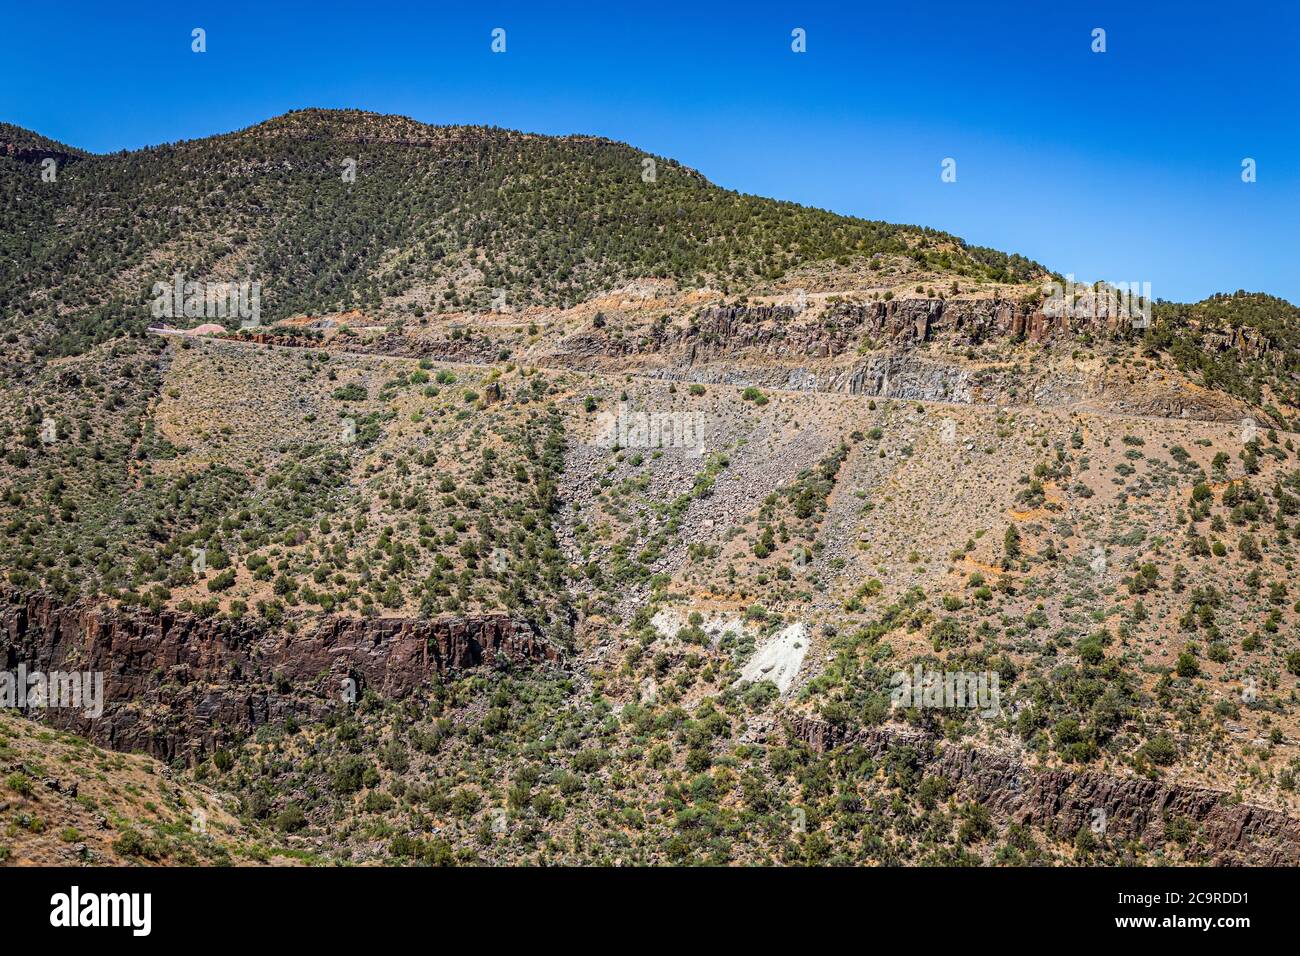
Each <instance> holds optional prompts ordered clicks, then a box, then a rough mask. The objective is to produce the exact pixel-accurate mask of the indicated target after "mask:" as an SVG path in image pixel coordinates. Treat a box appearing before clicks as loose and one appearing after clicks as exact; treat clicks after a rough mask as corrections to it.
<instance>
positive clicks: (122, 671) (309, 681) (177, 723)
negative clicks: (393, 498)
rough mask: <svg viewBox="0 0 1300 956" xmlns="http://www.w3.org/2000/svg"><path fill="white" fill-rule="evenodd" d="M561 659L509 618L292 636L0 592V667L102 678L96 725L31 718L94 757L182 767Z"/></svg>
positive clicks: (63, 717)
mask: <svg viewBox="0 0 1300 956" xmlns="http://www.w3.org/2000/svg"><path fill="white" fill-rule="evenodd" d="M558 660H559V651H558V649H557V648H556V647H555V646H554V645H553V644H551V643H549V642H548V641H546V640H545V639H544V638H543V637H542V636H541V635H540V634H538V633H537V632H536V631H535V630H534V629H533V628H532V627H531V626H530V625H529V624H527V623H526V622H522V621H518V620H515V619H513V618H510V617H508V616H506V615H484V616H479V617H467V618H439V619H435V620H421V619H414V618H343V617H322V618H319V619H317V620H315V621H314V622H304V623H302V624H301V626H299V627H298V628H297V629H296V630H289V629H275V630H271V629H267V628H265V627H263V626H261V625H260V624H259V623H253V622H231V621H216V620H212V619H203V618H199V617H196V616H194V615H192V614H185V613H181V612H176V611H160V612H151V611H145V610H136V609H126V608H118V607H113V606H111V605H108V604H103V603H93V602H76V603H72V604H64V603H62V602H60V601H58V600H57V599H56V598H54V597H53V596H51V595H49V594H46V593H40V592H37V593H31V594H18V593H15V592H9V593H7V594H6V595H5V596H4V603H3V605H0V669H3V670H7V671H10V672H13V671H15V670H16V668H17V667H18V665H19V664H23V665H25V667H26V669H27V670H28V671H29V672H30V671H32V670H38V669H39V670H41V671H44V672H46V673H49V672H51V671H56V670H59V671H90V672H94V673H101V674H102V675H103V688H104V707H103V713H102V714H101V715H100V716H98V717H90V716H87V715H86V714H85V713H84V712H83V710H82V709H71V708H48V709H44V710H42V711H40V712H39V713H33V714H32V716H40V717H42V718H43V719H45V720H48V721H49V722H50V723H52V724H54V725H56V726H59V727H61V728H63V729H66V730H71V731H73V732H74V733H78V734H81V735H82V736H85V737H87V738H89V739H90V740H92V741H94V742H95V743H98V744H101V745H103V746H107V747H112V748H115V749H118V750H140V751H144V752H147V753H149V754H152V755H153V756H156V757H160V758H163V759H173V758H175V757H178V756H179V757H189V756H192V755H195V754H201V753H205V752H210V751H211V750H212V749H214V748H215V747H218V746H221V744H222V743H223V742H224V741H226V740H229V739H231V738H233V737H236V736H238V735H241V734H244V733H247V732H248V731H250V730H252V729H253V728H255V727H257V726H259V725H261V724H264V723H267V722H269V721H277V720H283V719H285V718H287V717H289V716H295V717H299V718H303V719H314V718H316V717H319V716H320V715H322V714H323V713H324V712H325V711H326V710H328V709H329V708H331V707H336V706H338V705H339V704H340V703H341V702H344V701H345V700H346V699H348V698H349V697H351V699H356V696H353V695H360V694H361V693H362V692H363V691H364V690H365V689H367V688H372V689H374V690H375V691H376V692H377V693H379V694H380V695H382V696H385V697H404V696H406V695H408V694H410V693H412V692H414V691H416V690H418V689H419V688H420V687H421V686H423V685H425V684H427V683H428V682H429V681H430V680H432V679H434V678H436V677H438V676H440V675H444V674H447V673H450V672H453V671H458V670H464V669H467V668H472V667H478V666H481V665H482V666H492V667H510V666H515V665H522V664H527V663H532V662H555V661H558Z"/></svg>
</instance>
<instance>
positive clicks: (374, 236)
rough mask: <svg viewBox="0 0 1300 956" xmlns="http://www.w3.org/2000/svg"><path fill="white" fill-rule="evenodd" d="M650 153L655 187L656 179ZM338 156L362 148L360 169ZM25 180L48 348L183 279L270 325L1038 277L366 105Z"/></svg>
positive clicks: (18, 184) (11, 169)
mask: <svg viewBox="0 0 1300 956" xmlns="http://www.w3.org/2000/svg"><path fill="white" fill-rule="evenodd" d="M10 129H11V132H10V133H9V137H10V138H11V139H17V140H26V139H30V138H31V134H26V133H25V131H21V130H16V128H10ZM0 156H3V152H0ZM647 158H650V159H653V160H654V162H655V163H656V167H655V176H654V181H653V182H646V181H643V178H642V174H643V170H644V167H643V160H645V159H647ZM345 160H355V181H353V182H347V181H345V178H344V170H345V165H344V163H345ZM32 179H33V175H32V172H31V170H30V169H28V168H27V167H26V163H25V162H24V161H23V160H21V159H15V158H2V159H0V182H2V183H3V195H4V196H5V200H4V206H3V208H2V209H0V222H3V224H4V226H5V229H4V232H5V234H6V237H7V239H6V241H7V247H6V248H4V249H0V301H3V302H5V303H6V304H7V308H8V311H9V313H10V315H11V317H12V320H13V322H14V324H15V326H17V327H18V328H19V329H22V330H23V332H24V333H25V334H26V335H28V336H30V338H31V342H32V343H33V345H34V347H35V350H36V351H37V353H38V354H44V353H47V352H53V353H55V354H67V353H72V352H79V351H83V350H84V349H85V348H86V347H88V346H89V345H91V344H93V343H96V342H100V341H104V340H105V339H107V338H110V337H112V336H114V335H117V334H119V333H121V332H126V331H140V330H142V329H143V328H144V326H145V324H146V320H147V318H148V316H147V314H146V313H145V312H144V309H143V308H142V307H144V306H147V304H148V303H149V302H150V301H151V299H152V294H151V291H150V290H151V289H152V285H153V283H154V282H155V281H158V280H159V279H160V278H161V279H164V280H165V279H169V278H170V277H171V275H172V274H173V273H175V272H181V273H183V274H184V275H186V276H189V277H192V278H197V279H204V280H206V281H219V280H243V279H247V280H250V281H258V282H260V283H261V284H262V290H261V291H262V297H263V302H262V307H263V310H264V313H265V315H266V317H267V318H269V319H272V320H274V319H278V318H284V317H287V316H289V315H292V314H294V313H296V312H301V311H320V310H326V311H329V310H343V309H348V308H362V309H366V310H369V311H375V310H381V309H382V310H388V311H394V312H397V313H399V314H406V315H412V316H419V315H424V314H427V313H431V312H438V311H440V310H443V309H446V308H449V307H455V306H458V305H462V304H465V305H469V304H473V305H475V306H477V307H478V308H480V309H486V308H487V307H488V306H489V304H490V303H491V302H492V301H493V299H494V297H497V296H499V295H504V297H505V300H506V301H507V302H510V303H512V304H527V303H538V304H548V305H554V304H572V303H574V302H576V301H579V300H581V299H583V298H585V297H586V296H588V295H590V294H591V293H592V292H594V291H596V290H600V289H604V288H609V287H611V286H612V285H615V284H618V283H620V282H622V281H625V280H628V279H632V278H638V277H672V278H676V279H681V280H686V281H690V284H702V283H703V282H706V281H708V282H716V283H721V284H723V285H725V284H728V283H732V282H743V281H746V280H747V279H751V278H754V277H759V276H778V275H781V274H782V273H783V272H785V271H786V270H788V269H790V268H792V267H794V266H797V265H798V264H800V263H803V262H808V261H815V260H823V259H830V258H835V257H847V256H852V255H859V256H860V255H870V254H873V253H876V252H895V253H911V252H915V254H916V255H917V256H918V257H930V258H933V259H934V260H935V261H942V262H944V263H945V264H951V265H952V266H953V267H955V268H957V269H959V270H962V271H968V272H970V273H971V274H974V275H990V276H1002V277H1017V278H1028V277H1030V276H1032V275H1034V274H1035V272H1036V271H1037V267H1036V266H1034V265H1033V264H1032V263H1029V262H1027V261H1026V260H1024V259H1021V258H1020V257H1015V256H1004V255H1002V254H1000V253H995V252H993V251H991V250H985V249H969V248H967V247H965V245H964V244H963V243H961V242H960V241H959V240H957V239H955V238H953V237H951V236H947V235H944V234H942V233H937V232H934V231H932V230H922V229H912V228H903V227H898V226H892V225H889V224H886V223H881V222H867V221H863V220H857V219H850V218H847V217H843V216H836V215H833V214H831V213H828V212H822V211H819V210H813V209H807V208H805V207H800V206H795V205H793V204H790V203H781V202H777V201H774V200H768V199H760V198H757V197H752V196H743V195H740V194H737V193H734V192H730V191H727V190H723V189H719V188H718V187H716V186H713V185H712V184H710V183H709V182H707V181H706V180H705V179H704V178H703V177H701V176H700V175H699V174H698V173H696V172H694V171H693V170H689V169H686V168H684V167H682V166H680V165H679V164H677V163H674V162H672V161H671V160H669V159H665V158H663V157H648V156H647V155H646V154H644V153H641V152H638V151H637V150H635V149H633V148H632V147H629V146H625V145H623V144H619V143H613V142H610V141H607V140H601V139H595V138H591V137H577V136H572V137H564V138H551V137H541V136H530V135H525V134H520V133H513V132H509V131H506V130H499V129H493V128H487V127H432V126H425V125H423V124H419V123H415V122H414V121H412V120H408V119H405V118H402V117H385V116H379V115H376V114H369V113H360V112H355V111H329V112H326V111H320V110H307V111H302V112H297V113H290V114H287V115H285V116H282V117H279V118H277V119H274V120H270V121H268V122H267V123H263V124H260V125H258V126H254V127H252V128H250V129H247V130H243V131H241V132H238V133H232V134H229V135H224V136H217V137H212V138H209V139H204V140H196V141H192V142H184V143H177V144H173V145H168V146H159V147H152V148H149V149H145V150H139V151H136V152H129V153H120V154H114V155H111V156H97V157H91V158H90V159H89V160H88V161H85V162H77V163H75V164H70V165H68V166H67V167H66V168H65V169H64V170H63V172H62V175H61V176H60V178H59V180H58V182H57V188H40V187H41V186H42V185H45V186H52V185H56V184H41V183H40V182H39V180H37V181H36V182H32Z"/></svg>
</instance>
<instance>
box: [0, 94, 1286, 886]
mask: <svg viewBox="0 0 1300 956" xmlns="http://www.w3.org/2000/svg"><path fill="white" fill-rule="evenodd" d="M3 134H4V137H7V139H8V141H9V142H11V143H17V142H19V141H23V142H29V143H36V144H37V147H38V148H39V147H41V146H42V145H49V144H42V143H40V141H38V140H32V139H31V138H30V137H26V134H24V133H23V131H20V130H15V129H14V128H12V127H9V128H5V130H4V131H3ZM24 137H26V138H24ZM3 141H4V139H3V138H2V137H0V142H3ZM54 145H57V144H54ZM69 155H71V154H69ZM349 158H351V159H355V160H356V161H357V162H356V180H355V182H352V183H349V182H346V181H345V180H344V178H343V177H342V175H341V171H342V170H343V169H344V165H343V161H344V160H345V159H349ZM645 158H647V157H645V156H644V155H643V154H642V153H640V152H638V151H636V150H635V149H633V148H632V147H628V146H625V145H622V144H618V143H612V142H609V141H605V140H599V139H594V138H590V137H577V136H574V137H564V138H551V137H543V136H536V135H531V134H524V133H516V132H511V131H505V130H498V129H492V128H487V127H433V126H426V125H424V124H420V123H416V122H414V121H412V120H409V119H405V118H402V117H382V116H377V115H375V114H368V113H361V112H356V111H343V112H337V111H319V110H305V111H299V112H294V113H290V114H286V115H285V116H282V117H279V118H276V119H273V120H270V121H268V122H266V123H262V124H259V125H257V126H254V127H251V128H249V129H247V130H242V131H239V132H235V133H230V134H227V135H223V136H217V137H212V138H209V139H205V140H199V141H194V142H188V143H178V144H172V145H167V146H159V147H152V148H150V149H146V150H141V151H137V152H132V153H124V154H117V155H113V156H91V155H87V156H84V157H78V158H77V159H76V161H75V162H73V161H68V162H67V163H66V164H65V165H64V166H62V167H61V171H60V174H59V179H58V181H57V183H42V182H41V180H40V178H39V175H38V174H37V173H36V169H37V167H38V166H39V163H37V162H36V158H35V157H33V156H29V155H27V154H26V153H23V152H22V151H20V150H17V149H14V150H10V151H8V153H6V152H5V151H4V150H2V149H0V177H3V178H4V179H5V183H6V186H8V185H12V186H13V188H12V189H9V188H6V189H5V191H4V197H5V198H4V200H3V202H4V204H5V205H4V206H3V213H2V215H3V221H4V223H5V225H6V229H5V232H4V236H5V238H4V240H3V242H5V243H6V245H5V246H4V247H3V248H2V249H0V252H2V253H3V259H2V261H0V301H3V302H4V303H5V304H6V309H7V310H8V314H10V315H11V316H12V319H13V322H12V327H11V331H10V332H8V333H7V334H6V336H5V342H4V343H3V348H4V362H5V365H4V367H3V375H4V379H5V384H6V389H5V390H4V394H3V396H2V397H0V405H2V406H3V411H4V413H5V414H4V415H3V416H0V420H2V423H0V574H2V577H3V585H4V587H3V592H2V593H0V659H3V660H4V662H5V667H6V668H8V669H13V668H14V667H16V666H17V665H18V664H19V663H20V662H23V663H26V664H28V665H31V666H40V667H42V668H44V669H45V670H56V669H60V668H63V669H82V668H91V669H93V670H97V671H102V672H103V673H105V675H106V677H105V706H104V712H103V715H102V716H100V717H95V718H90V717H85V716H83V715H81V714H80V713H70V712H66V711H64V710H59V709H50V710H44V711H42V710H39V709H37V708H31V709H29V710H28V711H27V713H26V714H25V716H27V717H30V718H33V719H35V720H41V721H44V722H45V723H47V724H50V725H53V726H54V727H56V728H58V729H59V731H60V732H72V733H75V734H77V735H78V737H75V738H69V737H65V736H63V735H62V733H60V734H59V735H51V736H50V737H49V738H48V739H47V742H50V743H51V746H53V745H54V744H55V743H57V745H58V746H59V747H60V748H73V749H74V751H75V748H77V747H78V746H79V745H78V744H77V743H76V741H77V740H80V739H82V738H85V739H86V740H89V741H90V743H91V744H92V745H95V746H103V747H106V748H112V749H116V750H120V751H124V752H128V751H140V752H143V755H137V756H133V757H131V758H129V759H130V761H132V762H130V763H126V762H123V763H121V764H120V765H115V766H116V767H117V768H118V769H129V770H130V773H131V774H132V779H133V780H134V779H135V778H136V777H138V776H139V775H141V774H144V775H148V774H149V773H151V772H157V773H159V774H161V773H162V772H163V771H162V768H163V767H166V768H167V770H166V772H167V773H169V774H172V775H174V779H175V780H177V781H178V785H180V786H182V787H188V788H193V793H195V794H199V793H202V794H208V793H209V792H210V793H211V794H213V795H215V796H214V797H213V799H216V800H218V801H224V803H222V806H224V807H225V808H226V812H227V813H228V814H229V819H228V820H224V818H223V820H224V822H225V823H227V824H228V825H229V827H230V828H231V829H230V833H231V834H232V841H233V842H232V845H231V846H230V847H229V849H228V850H227V851H226V855H223V854H222V853H217V852H214V853H211V854H208V857H210V858H211V861H212V862H241V863H242V862H254V861H257V862H260V861H265V860H268V859H271V860H274V861H276V862H287V860H288V859H289V858H291V857H292V858H300V857H306V858H307V859H309V860H310V861H330V862H337V863H400V864H414V865H450V864H504V863H522V862H527V863H539V864H540V863H567V864H578V863H603V864H612V863H624V864H664V863H673V864H685V863H716V864H765V863H801V864H826V863H830V864H922V865H955V864H985V865H992V864H1027V863H1044V864H1059V865H1070V864H1080V863H1105V864H1162V863H1172V864H1180V865H1181V864H1187V865H1204V864H1224V863H1270V864H1275V865H1277V864H1280V865H1297V864H1298V863H1300V798H1298V797H1297V794H1296V780H1297V774H1300V697H1298V694H1300V594H1297V593H1296V586H1295V576H1294V568H1295V562H1296V558H1297V549H1300V450H1298V449H1297V441H1298V440H1300V436H1298V435H1297V427H1300V393H1298V391H1297V389H1298V387H1300V310H1297V309H1296V307H1295V306H1293V305H1292V304H1290V303H1288V302H1285V301H1284V300H1281V299H1277V298H1275V297H1271V296H1267V295H1264V294H1258V293H1246V292H1238V293H1234V294H1224V295H1221V296H1215V297H1212V298H1211V299H1207V300H1205V301H1204V302H1200V303H1195V304H1178V303H1169V302H1163V301H1157V302H1156V303H1154V304H1153V305H1152V308H1151V319H1152V321H1151V323H1150V325H1149V327H1148V326H1147V323H1146V322H1145V321H1142V310H1141V306H1142V305H1143V303H1137V304H1136V305H1137V308H1129V307H1124V308H1116V307H1114V305H1113V304H1111V303H1108V301H1107V299H1106V296H1105V295H1104V294H1103V295H1098V296H1096V297H1090V296H1087V295H1084V296H1082V297H1081V299H1080V300H1079V301H1075V299H1074V298H1073V297H1072V298H1071V301H1070V302H1069V303H1068V308H1064V309H1063V308H1060V307H1059V306H1060V305H1061V303H1059V302H1053V301H1052V300H1051V299H1050V298H1049V297H1048V295H1047V292H1046V290H1045V284H1046V283H1049V282H1051V281H1052V280H1053V279H1054V278H1056V277H1055V276H1053V275H1052V274H1051V273H1049V272H1047V271H1046V270H1045V269H1044V268H1043V267H1040V266H1038V265H1037V264H1035V263H1031V262H1029V261H1027V260H1024V259H1023V258H1021V257H1018V256H1014V255H1003V254H1001V253H996V252H993V251H990V250H984V249H978V248H974V247H969V246H967V245H965V244H964V243H963V242H962V241H961V240H959V239H956V238H955V237H951V236H947V235H944V234H941V233H937V232H934V231H932V230H926V229H918V228H913V227H904V226H894V225H889V224H885V223H879V222H868V221H863V220H857V219H852V218H847V217H841V216H836V215H834V214H831V213H828V212H823V211H819V210H811V209H807V208H803V207H799V206H795V205H792V204H788V203H782V202H778V201H775V200H768V199H761V198H757V197H750V196H742V195H738V194H735V193H732V192H728V191H726V190H722V189H719V188H717V187H715V186H713V185H711V184H710V183H708V182H707V181H706V180H705V179H703V178H702V177H701V176H700V175H699V174H698V173H696V172H694V171H692V170H689V169H686V168H684V167H682V166H680V165H678V164H676V163H674V162H672V161H671V160H669V159H665V158H662V157H654V160H655V176H654V178H653V181H646V180H644V179H643V178H642V170H643V168H644V167H643V165H642V160H643V159H645ZM49 187H53V188H49ZM176 272H181V273H183V274H184V275H185V276H186V277H189V278H190V279H193V280H195V281H201V282H205V283H211V282H215V283H224V282H228V281H243V280H245V279H247V280H249V281H257V282H259V283H261V296H262V299H261V305H262V313H261V316H260V322H259V323H257V324H256V325H253V326H251V327H247V328H241V325H243V323H241V321H240V318H239V317H238V316H229V315H228V316H225V317H216V318H215V319H214V317H213V316H211V315H210V314H208V313H206V312H202V311H200V312H198V313H196V314H192V315H186V314H182V315H179V316H166V317H165V318H161V319H160V318H159V317H158V316H156V315H153V314H151V311H150V302H151V300H152V298H153V296H152V289H153V284H154V283H155V282H163V283H165V284H167V286H168V287H170V285H171V278H172V275H173V273H176ZM1100 291H1102V292H1104V290H1100ZM205 325H211V327H209V328H201V326H205ZM150 326H153V327H154V331H153V332H147V331H146V329H148V328H149V327H150ZM196 327H200V328H199V330H198V331H197V332H195V331H194V330H195V328H196ZM927 671H929V672H938V673H942V674H961V675H969V676H970V677H971V679H972V680H975V681H977V682H979V687H980V688H982V691H981V694H982V695H983V696H982V697H981V698H980V700H979V701H977V702H976V703H978V704H979V706H967V705H966V704H954V703H952V702H948V703H940V704H939V705H936V704H935V703H934V702H933V701H927V700H925V699H920V698H917V699H905V700H900V699H898V696H897V693H896V692H897V690H898V682H899V680H900V679H901V678H905V677H907V675H912V674H917V673H924V672H927ZM10 725H15V726H16V728H17V729H10ZM5 726H6V728H7V729H6V730H5V734H6V735H7V737H9V738H10V740H11V742H10V743H8V744H6V745H5V746H7V747H9V748H10V749H13V748H15V747H18V746H21V747H22V748H24V753H27V752H28V751H29V750H30V746H29V744H27V743H15V742H13V741H18V742H22V741H27V740H29V739H30V738H31V735H32V734H36V733H45V732H46V731H45V730H44V729H43V728H40V727H39V725H37V724H33V723H29V722H27V721H22V720H19V719H17V718H13V719H7V723H6V725H5ZM41 739H45V738H41ZM5 753H6V751H5V749H4V748H3V747H0V757H3V756H4V755H5ZM24 759H26V758H25V757H24V756H23V755H22V754H19V755H11V756H10V759H9V766H10V767H11V768H13V767H18V765H19V764H20V763H21V762H22V761H23V760H24ZM71 759H73V758H72V757H69V760H71ZM97 759H101V758H97ZM102 759H111V758H102ZM122 760H123V761H126V760H127V758H125V757H123V758H122ZM151 761H152V762H151ZM15 772H19V773H24V774H26V776H28V777H31V776H32V774H30V773H27V772H26V771H22V770H21V769H19V770H17V771H15ZM38 776H39V774H38ZM20 786H21V784H20ZM122 787H123V788H125V787H126V785H125V784H123V785H122ZM127 792H131V791H129V790H128V791H127ZM28 798H30V794H29V795H26V796H24V799H28ZM47 799H48V800H50V801H54V797H53V796H50V797H48V798H47ZM189 799H190V797H186V800H187V801H188V800H189ZM195 799H197V797H195ZM149 802H150V803H153V804H155V805H156V803H157V801H156V800H152V799H150V801H149ZM185 805H186V804H185V803H178V804H177V806H178V807H181V808H183V807H184V806H185ZM24 806H25V805H24ZM23 812H26V811H25V810H24V811H23ZM177 812H179V811H177ZM44 813H45V816H47V817H49V818H50V819H51V821H52V824H53V823H55V822H57V824H58V826H70V827H74V828H76V829H77V830H78V832H79V833H81V832H84V831H85V827H84V825H83V824H84V822H85V821H84V819H82V817H83V816H84V814H83V813H82V810H79V809H78V808H77V807H76V806H73V805H72V804H71V803H69V802H68V801H67V800H63V801H55V802H53V803H50V804H49V806H47V807H45V808H44ZM121 813H122V814H123V817H124V819H125V818H126V811H125V810H123V811H121ZM132 813H133V814H136V815H137V816H138V815H139V808H138V807H133V808H132ZM77 814H82V816H77ZM65 818H66V822H65ZM142 819H143V818H142ZM1099 820H1100V821H1101V823H1100V824H1098V821H1099ZM174 822H175V821H174V820H172V819H171V817H170V816H168V815H167V814H162V815H161V816H160V819H159V820H157V821H152V822H150V823H149V826H150V827H153V829H154V830H156V831H158V832H159V833H160V836H159V839H160V840H162V839H163V836H164V835H167V834H171V835H175V834H174V833H173V831H172V830H169V829H167V828H168V827H169V826H172V825H173V824H174ZM154 823H156V824H157V826H154ZM144 825H145V824H144V823H141V824H140V826H144ZM159 828H162V829H161V830H159ZM16 833H17V831H14V830H11V836H14V835H15V834H16ZM266 834H273V837H268V836H266ZM110 842H111V841H104V840H101V841H100V843H101V844H103V846H100V845H98V844H97V846H96V852H98V853H101V854H103V855H102V856H101V857H100V859H103V860H105V861H107V860H110V859H113V857H112V856H110V855H108V854H110V850H109V849H105V847H107V846H108V845H109V843H110ZM272 842H274V843H275V844H276V845H277V846H278V847H280V849H278V850H276V851H270V850H268V849H265V847H267V846H270V845H271V843H272ZM4 843H5V841H4V839H0V844H4ZM47 843H48V841H47ZM8 845H9V846H10V848H11V849H10V851H9V854H10V861H11V862H39V861H44V860H47V859H53V858H54V857H53V856H52V855H51V854H53V855H54V856H57V855H58V854H57V851H58V849H59V848H58V847H57V846H54V845H53V844H50V845H47V844H46V843H40V844H39V845H38V844H37V843H32V842H30V841H28V840H27V838H26V837H24V838H23V840H22V841H18V840H16V839H10V840H9V843H8ZM200 850H201V848H200V847H191V846H189V845H188V844H187V842H186V841H185V840H181V841H179V843H172V844H168V848H167V849H166V850H165V852H164V851H163V850H159V851H158V852H157V853H155V854H154V857H151V860H152V861H153V862H169V863H170V862H186V861H187V860H188V859H189V858H190V854H192V853H197V852H200ZM64 856H66V854H64Z"/></svg>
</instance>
